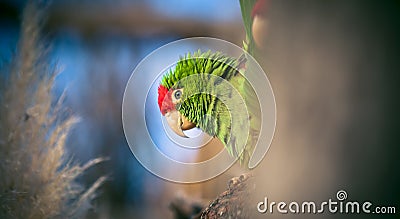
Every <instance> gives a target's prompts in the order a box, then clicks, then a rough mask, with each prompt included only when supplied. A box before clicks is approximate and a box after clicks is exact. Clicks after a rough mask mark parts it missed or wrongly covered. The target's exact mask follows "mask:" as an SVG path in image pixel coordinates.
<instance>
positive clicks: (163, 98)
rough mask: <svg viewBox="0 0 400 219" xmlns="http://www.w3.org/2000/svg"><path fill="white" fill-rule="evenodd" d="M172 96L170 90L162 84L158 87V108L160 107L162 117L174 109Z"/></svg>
mask: <svg viewBox="0 0 400 219" xmlns="http://www.w3.org/2000/svg"><path fill="white" fill-rule="evenodd" d="M170 94H171V92H168V89H167V88H166V87H164V86H163V85H161V84H160V86H159V87H158V107H160V112H161V114H162V115H165V113H167V112H168V111H170V110H172V109H174V104H173V103H172V99H171V95H170Z"/></svg>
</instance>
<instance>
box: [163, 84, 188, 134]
mask: <svg viewBox="0 0 400 219" xmlns="http://www.w3.org/2000/svg"><path fill="white" fill-rule="evenodd" d="M183 94H184V89H183V88H169V89H168V88H167V87H166V85H163V84H160V86H159V87H158V106H159V108H160V112H161V114H162V115H163V116H165V118H166V120H167V123H168V125H169V127H170V128H171V129H172V130H173V131H174V132H175V133H176V134H178V135H179V136H182V137H186V135H185V134H184V133H183V131H184V130H189V129H192V128H194V127H196V125H195V124H194V123H193V122H190V121H189V120H188V119H187V118H186V116H185V115H183V114H182V113H181V112H179V108H180V106H181V105H182V103H183V101H182V100H183V99H184V98H183Z"/></svg>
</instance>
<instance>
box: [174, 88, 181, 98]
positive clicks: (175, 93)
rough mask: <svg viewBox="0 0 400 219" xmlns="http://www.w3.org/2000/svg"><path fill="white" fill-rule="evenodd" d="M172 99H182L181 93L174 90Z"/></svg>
mask: <svg viewBox="0 0 400 219" xmlns="http://www.w3.org/2000/svg"><path fill="white" fill-rule="evenodd" d="M174 97H175V99H176V100H179V99H181V97H182V91H181V90H176V91H175V92H174Z"/></svg>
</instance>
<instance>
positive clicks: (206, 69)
mask: <svg viewBox="0 0 400 219" xmlns="http://www.w3.org/2000/svg"><path fill="white" fill-rule="evenodd" d="M254 2H255V1H241V2H240V3H241V7H242V13H243V20H244V24H245V27H246V35H247V37H246V38H247V39H246V41H245V42H244V50H245V51H247V53H244V54H243V55H241V56H240V57H229V56H227V55H225V54H221V53H219V52H214V53H212V52H210V51H208V52H201V51H197V52H194V53H188V54H186V56H184V57H181V58H180V60H179V61H178V62H177V64H176V65H175V67H173V68H172V69H171V70H169V71H168V72H167V73H166V74H165V75H164V76H163V77H162V79H161V82H160V85H159V87H158V105H159V109H160V112H161V113H162V115H163V116H164V117H165V118H166V121H167V123H168V125H169V126H170V128H171V129H172V130H173V131H174V132H175V133H176V134H178V135H179V136H182V137H185V136H186V135H185V134H184V132H183V131H184V130H189V129H192V128H194V127H198V128H200V129H201V130H202V131H203V132H205V133H207V134H208V135H210V136H213V137H216V138H218V139H219V140H220V141H221V142H222V143H223V145H224V146H225V148H226V150H227V151H228V153H229V154H230V155H231V156H233V157H234V158H238V160H239V161H240V163H241V164H247V163H248V161H249V159H250V157H251V155H252V152H253V150H254V147H255V145H256V143H257V139H258V137H259V133H260V129H261V109H260V104H259V100H258V98H257V95H256V93H255V91H254V89H253V87H252V86H251V84H250V83H249V81H248V80H247V79H246V74H251V72H252V69H251V68H252V67H251V66H248V65H247V62H246V61H247V58H248V56H249V55H251V54H252V53H253V51H254V42H253V40H252V33H251V25H252V23H251V22H252V21H251V8H252V6H251V5H252V4H254Z"/></svg>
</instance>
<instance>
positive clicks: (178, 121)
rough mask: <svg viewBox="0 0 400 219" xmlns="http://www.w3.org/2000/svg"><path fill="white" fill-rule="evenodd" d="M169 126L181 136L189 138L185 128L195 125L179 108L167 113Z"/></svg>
mask: <svg viewBox="0 0 400 219" xmlns="http://www.w3.org/2000/svg"><path fill="white" fill-rule="evenodd" d="M165 118H166V119H167V123H168V125H169V127H170V128H171V129H172V130H173V131H174V132H175V133H176V134H177V135H179V136H181V137H184V138H188V136H186V135H185V133H183V130H188V129H191V128H194V127H195V125H194V124H193V123H191V122H189V121H188V120H187V119H186V117H185V116H183V115H182V114H181V113H180V112H179V111H178V110H171V111H169V112H167V113H166V114H165Z"/></svg>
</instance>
